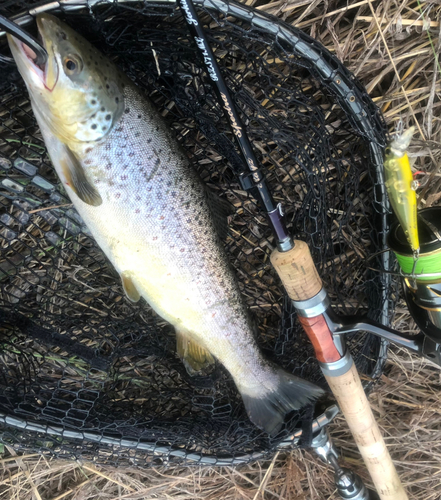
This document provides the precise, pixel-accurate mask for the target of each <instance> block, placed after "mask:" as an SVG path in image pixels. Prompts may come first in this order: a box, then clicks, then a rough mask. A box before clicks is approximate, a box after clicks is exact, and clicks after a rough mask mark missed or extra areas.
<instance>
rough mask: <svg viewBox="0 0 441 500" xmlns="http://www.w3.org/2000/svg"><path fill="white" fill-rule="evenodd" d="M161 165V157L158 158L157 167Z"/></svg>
mask: <svg viewBox="0 0 441 500" xmlns="http://www.w3.org/2000/svg"><path fill="white" fill-rule="evenodd" d="M159 165H161V159H160V158H156V161H155V167H159Z"/></svg>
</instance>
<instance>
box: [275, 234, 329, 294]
mask: <svg viewBox="0 0 441 500" xmlns="http://www.w3.org/2000/svg"><path fill="white" fill-rule="evenodd" d="M271 263H272V265H273V266H274V268H275V270H276V271H277V273H278V275H279V276H280V279H281V280H282V283H283V285H284V287H285V289H286V291H287V293H288V295H289V296H290V298H291V299H292V300H297V301H299V300H307V299H310V298H311V297H314V295H317V294H318V293H319V292H320V290H321V288H322V280H321V279H320V276H319V275H318V273H317V269H316V268H315V264H314V261H313V260H312V257H311V252H310V251H309V248H308V245H307V244H306V243H305V242H304V241H299V240H295V241H294V248H292V249H291V250H288V251H287V252H279V251H278V250H274V252H273V253H272V254H271Z"/></svg>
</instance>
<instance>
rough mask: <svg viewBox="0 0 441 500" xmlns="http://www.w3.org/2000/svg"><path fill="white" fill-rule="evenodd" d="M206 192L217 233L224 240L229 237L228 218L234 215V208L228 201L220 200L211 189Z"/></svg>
mask: <svg viewBox="0 0 441 500" xmlns="http://www.w3.org/2000/svg"><path fill="white" fill-rule="evenodd" d="M205 192H206V193H207V202H208V206H209V207H210V212H211V215H212V218H213V222H214V225H215V226H216V230H217V233H218V234H219V236H220V238H221V239H223V240H224V239H225V238H226V237H227V236H228V217H229V216H230V215H233V213H234V207H233V206H232V205H231V204H230V203H229V202H228V201H227V200H224V199H223V198H219V196H218V195H217V194H216V193H215V192H214V191H212V190H211V189H210V188H208V187H207V188H206V189H205Z"/></svg>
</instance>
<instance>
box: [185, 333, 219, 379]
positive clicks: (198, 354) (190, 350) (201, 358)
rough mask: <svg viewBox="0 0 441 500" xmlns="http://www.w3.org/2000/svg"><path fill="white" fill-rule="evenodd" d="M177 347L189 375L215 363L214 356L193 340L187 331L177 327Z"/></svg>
mask: <svg viewBox="0 0 441 500" xmlns="http://www.w3.org/2000/svg"><path fill="white" fill-rule="evenodd" d="M176 347H177V352H178V356H179V357H180V358H181V359H182V362H183V363H184V366H185V368H186V370H187V372H188V374H189V375H191V376H193V375H196V374H197V373H198V372H201V371H205V370H207V369H208V368H210V367H211V366H212V365H213V364H214V358H213V356H212V355H211V354H210V353H209V352H208V351H207V350H206V349H205V348H204V347H202V346H200V345H199V344H198V343H196V342H195V341H194V340H192V339H191V338H190V337H189V335H188V334H187V333H186V332H183V331H182V330H178V329H176Z"/></svg>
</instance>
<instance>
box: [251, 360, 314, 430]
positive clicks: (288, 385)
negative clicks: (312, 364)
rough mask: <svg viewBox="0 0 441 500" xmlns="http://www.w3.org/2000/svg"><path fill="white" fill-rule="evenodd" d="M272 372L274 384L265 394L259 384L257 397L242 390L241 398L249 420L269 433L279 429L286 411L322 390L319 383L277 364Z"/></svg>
mask: <svg viewBox="0 0 441 500" xmlns="http://www.w3.org/2000/svg"><path fill="white" fill-rule="evenodd" d="M276 373H277V376H278V385H277V388H276V389H275V390H274V391H272V392H268V393H266V394H265V390H264V388H262V396H261V397H256V396H250V395H248V394H246V392H242V399H243V402H244V404H245V408H246V410H247V413H248V416H249V418H250V420H251V422H253V424H255V425H257V427H259V428H260V429H263V430H264V431H265V432H267V433H268V434H270V435H271V436H275V435H276V434H277V433H278V432H279V431H280V429H281V427H282V424H283V422H284V420H285V416H286V415H287V414H288V413H290V412H291V411H293V410H299V409H300V408H302V407H303V406H306V405H307V404H308V403H312V402H313V401H314V400H315V399H317V398H318V397H320V396H322V395H323V394H324V391H323V390H322V389H321V388H320V387H318V386H316V385H314V384H312V383H311V382H308V381H306V380H303V379H301V378H299V377H295V376H294V375H290V374H289V373H288V372H285V371H284V370H282V369H280V368H277V369H276Z"/></svg>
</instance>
